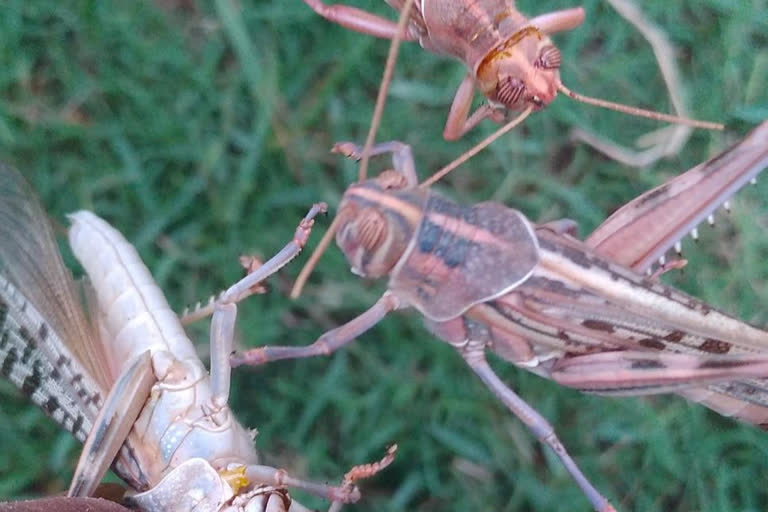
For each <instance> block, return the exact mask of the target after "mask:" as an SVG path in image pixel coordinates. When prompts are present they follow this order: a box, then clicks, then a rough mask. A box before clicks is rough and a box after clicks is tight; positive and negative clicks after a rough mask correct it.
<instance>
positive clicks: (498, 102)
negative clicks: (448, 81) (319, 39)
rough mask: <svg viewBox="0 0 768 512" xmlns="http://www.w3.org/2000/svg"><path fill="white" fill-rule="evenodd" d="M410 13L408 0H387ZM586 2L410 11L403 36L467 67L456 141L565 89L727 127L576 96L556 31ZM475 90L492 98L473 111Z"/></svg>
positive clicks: (494, 2) (317, 0)
mask: <svg viewBox="0 0 768 512" xmlns="http://www.w3.org/2000/svg"><path fill="white" fill-rule="evenodd" d="M386 2H387V4H389V5H390V6H391V7H393V8H394V9H396V10H398V11H402V10H403V9H404V6H405V4H406V0H386ZM304 3H306V4H307V5H308V6H309V7H310V8H312V10H313V11H315V12H316V13H317V14H319V15H320V16H322V17H324V18H326V19H328V20H329V21H331V22H334V23H337V24H339V25H342V26H344V27H346V28H348V29H351V30H354V31H357V32H361V33H364V34H368V35H372V36H375V37H380V38H384V39H395V37H396V36H398V33H399V32H398V26H397V23H395V22H393V21H391V20H389V19H386V18H383V17H380V16H378V15H375V14H372V13H370V12H367V11H364V10H362V9H358V8H356V7H352V6H349V5H342V4H333V5H328V4H325V3H323V2H322V0H304ZM584 19H585V12H584V9H583V8H581V7H575V8H570V9H563V10H559V11H554V12H550V13H545V14H541V15H539V16H536V17H534V18H531V19H528V18H527V17H526V16H525V15H523V14H522V13H521V12H520V11H518V10H517V8H516V6H515V2H514V1H513V0H461V1H455V0H419V1H418V2H414V5H413V8H412V9H411V11H410V13H409V21H408V25H407V27H406V29H405V32H404V33H402V37H403V39H404V40H407V41H418V43H419V44H420V45H421V46H422V47H423V48H424V49H426V50H429V51H431V52H434V53H437V54H440V55H446V56H449V57H453V58H455V59H457V60H460V61H462V62H463V63H464V64H465V65H466V67H467V74H466V75H465V77H464V79H463V80H462V82H461V84H460V85H459V87H458V89H457V91H456V94H455V96H454V98H453V102H452V104H451V107H450V110H449V112H448V118H447V120H446V123H445V128H444V130H443V137H444V138H445V139H446V140H456V139H459V138H461V137H462V136H463V135H464V134H466V133H467V132H469V131H470V130H472V129H473V128H474V127H475V126H477V125H478V124H479V123H480V122H481V121H483V120H485V119H491V120H493V121H494V122H496V123H501V122H503V121H505V120H506V119H507V114H508V113H509V112H516V111H521V112H523V113H522V114H521V116H522V117H525V116H527V115H528V113H530V112H531V111H537V110H541V109H544V108H546V107H547V106H548V105H549V104H550V103H552V101H554V99H555V98H556V97H557V93H558V92H562V93H563V94H565V95H567V96H568V97H570V98H572V99H574V100H577V101H581V102H584V103H588V104H591V105H595V106H599V107H604V108H609V109H612V110H617V111H620V112H624V113H627V114H631V115H635V116H641V117H648V118H651V119H657V120H660V121H668V122H672V123H680V124H686V125H689V126H692V127H697V128H706V129H714V130H722V129H723V125H722V124H720V123H712V122H706V121H696V120H691V119H686V118H682V117H676V116H672V115H667V114H661V113H659V112H654V111H650V110H645V109H641V108H636V107H630V106H627V105H622V104H619V103H614V102H610V101H606V100H602V99H598V98H592V97H589V96H584V95H582V94H579V93H576V92H574V91H572V90H571V89H569V88H568V87H566V86H565V85H564V84H563V83H562V80H561V79H560V66H561V64H562V60H563V57H562V55H561V53H560V50H559V49H558V48H557V47H556V46H555V44H554V43H553V42H552V40H551V37H550V36H551V35H553V34H556V33H558V32H563V31H567V30H572V29H574V28H576V27H578V26H579V25H581V24H582V23H583V22H584ZM475 90H479V91H480V93H481V94H482V95H483V96H484V97H485V98H486V99H487V102H486V103H484V104H483V105H481V106H480V107H478V108H477V109H476V110H475V111H474V112H472V113H470V111H471V109H472V103H473V98H474V94H475Z"/></svg>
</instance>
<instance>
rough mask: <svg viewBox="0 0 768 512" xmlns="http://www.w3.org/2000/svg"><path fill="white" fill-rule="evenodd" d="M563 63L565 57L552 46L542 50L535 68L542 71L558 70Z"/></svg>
mask: <svg viewBox="0 0 768 512" xmlns="http://www.w3.org/2000/svg"><path fill="white" fill-rule="evenodd" d="M562 61H563V57H562V55H561V54H560V50H558V49H557V48H556V47H554V46H551V45H550V46H545V47H544V48H542V49H541V53H540V54H539V58H538V59H536V64H535V66H536V67H537V68H541V69H558V68H559V67H560V64H561V63H562Z"/></svg>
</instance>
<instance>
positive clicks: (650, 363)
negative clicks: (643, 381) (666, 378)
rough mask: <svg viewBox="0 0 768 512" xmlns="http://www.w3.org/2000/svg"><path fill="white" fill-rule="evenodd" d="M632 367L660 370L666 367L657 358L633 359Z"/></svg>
mask: <svg viewBox="0 0 768 512" xmlns="http://www.w3.org/2000/svg"><path fill="white" fill-rule="evenodd" d="M630 368H632V369H633V370H658V369H661V368H666V367H665V366H664V364H662V362H661V361H657V360H655V359H638V360H637V361H632V366H630Z"/></svg>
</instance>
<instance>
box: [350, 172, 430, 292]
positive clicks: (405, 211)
mask: <svg viewBox="0 0 768 512" xmlns="http://www.w3.org/2000/svg"><path fill="white" fill-rule="evenodd" d="M406 186H407V180H406V179H405V178H404V177H403V176H402V175H401V174H399V173H397V172H395V171H385V172H383V173H382V174H381V175H379V176H378V177H377V178H374V179H371V180H367V181H364V182H362V183H359V184H356V185H352V186H351V187H349V188H348V189H347V191H346V192H345V193H344V197H343V198H342V200H341V205H340V206H339V212H338V216H339V219H340V221H339V228H338V231H336V243H337V244H338V246H339V248H341V250H342V251H343V252H344V255H345V256H346V257H347V260H348V261H349V263H350V264H351V266H352V272H354V273H355V274H358V275H360V276H362V277H372V278H378V277H382V276H385V275H387V274H388V273H389V272H390V271H391V270H392V268H393V267H394V266H395V265H396V264H397V262H398V261H399V260H400V258H401V257H402V255H403V254H404V253H405V251H406V249H407V247H408V243H409V241H410V240H411V238H412V235H413V233H414V232H415V230H416V228H417V227H418V224H419V222H420V219H421V212H422V210H423V204H424V201H425V198H426V193H425V192H424V191H423V190H421V189H414V188H405V187H406Z"/></svg>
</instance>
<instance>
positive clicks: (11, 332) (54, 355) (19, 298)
mask: <svg viewBox="0 0 768 512" xmlns="http://www.w3.org/2000/svg"><path fill="white" fill-rule="evenodd" d="M0 332H1V333H2V338H1V339H0V358H2V373H3V375H4V376H5V377H7V378H8V379H10V380H11V381H12V382H13V383H14V384H16V385H17V386H18V387H19V388H20V389H21V390H22V391H23V392H24V393H25V394H27V395H29V396H30V397H31V398H32V400H33V401H34V402H35V403H37V404H38V405H40V406H41V407H42V408H43V409H44V410H45V411H46V412H47V413H48V414H49V415H51V416H52V417H53V418H54V419H55V420H56V421H58V422H59V423H60V424H61V425H62V426H63V427H64V428H66V429H67V430H69V431H70V432H72V433H73V434H74V435H75V437H77V438H78V439H80V440H83V439H85V436H86V435H87V433H88V432H89V431H90V429H91V422H92V420H93V418H95V417H96V414H97V413H98V410H99V407H100V404H101V401H102V399H103V397H104V396H105V391H106V390H107V389H109V382H110V380H109V378H108V375H107V374H106V364H105V361H106V359H105V358H104V356H103V350H104V349H103V347H102V346H101V345H100V344H99V343H98V341H97V339H96V338H95V336H94V335H93V332H92V330H91V327H90V326H89V324H88V323H87V321H86V318H85V315H84V313H83V311H82V308H81V306H80V304H79V302H78V301H77V299H76V295H75V292H74V284H73V282H72V278H71V276H70V274H69V272H68V271H67V269H66V268H65V267H64V263H63V261H62V259H61V255H60V254H59V251H58V246H57V244H56V241H55V239H54V236H53V232H52V229H51V227H50V225H49V224H48V221H47V217H46V214H45V212H44V211H43V209H42V207H41V205H40V203H39V202H38V200H37V198H36V196H35V194H34V192H33V191H32V189H31V188H30V186H29V185H28V184H27V183H26V181H25V180H24V178H23V177H22V176H21V174H20V173H19V172H18V171H16V170H15V169H13V168H11V167H9V166H7V165H2V164H0Z"/></svg>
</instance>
